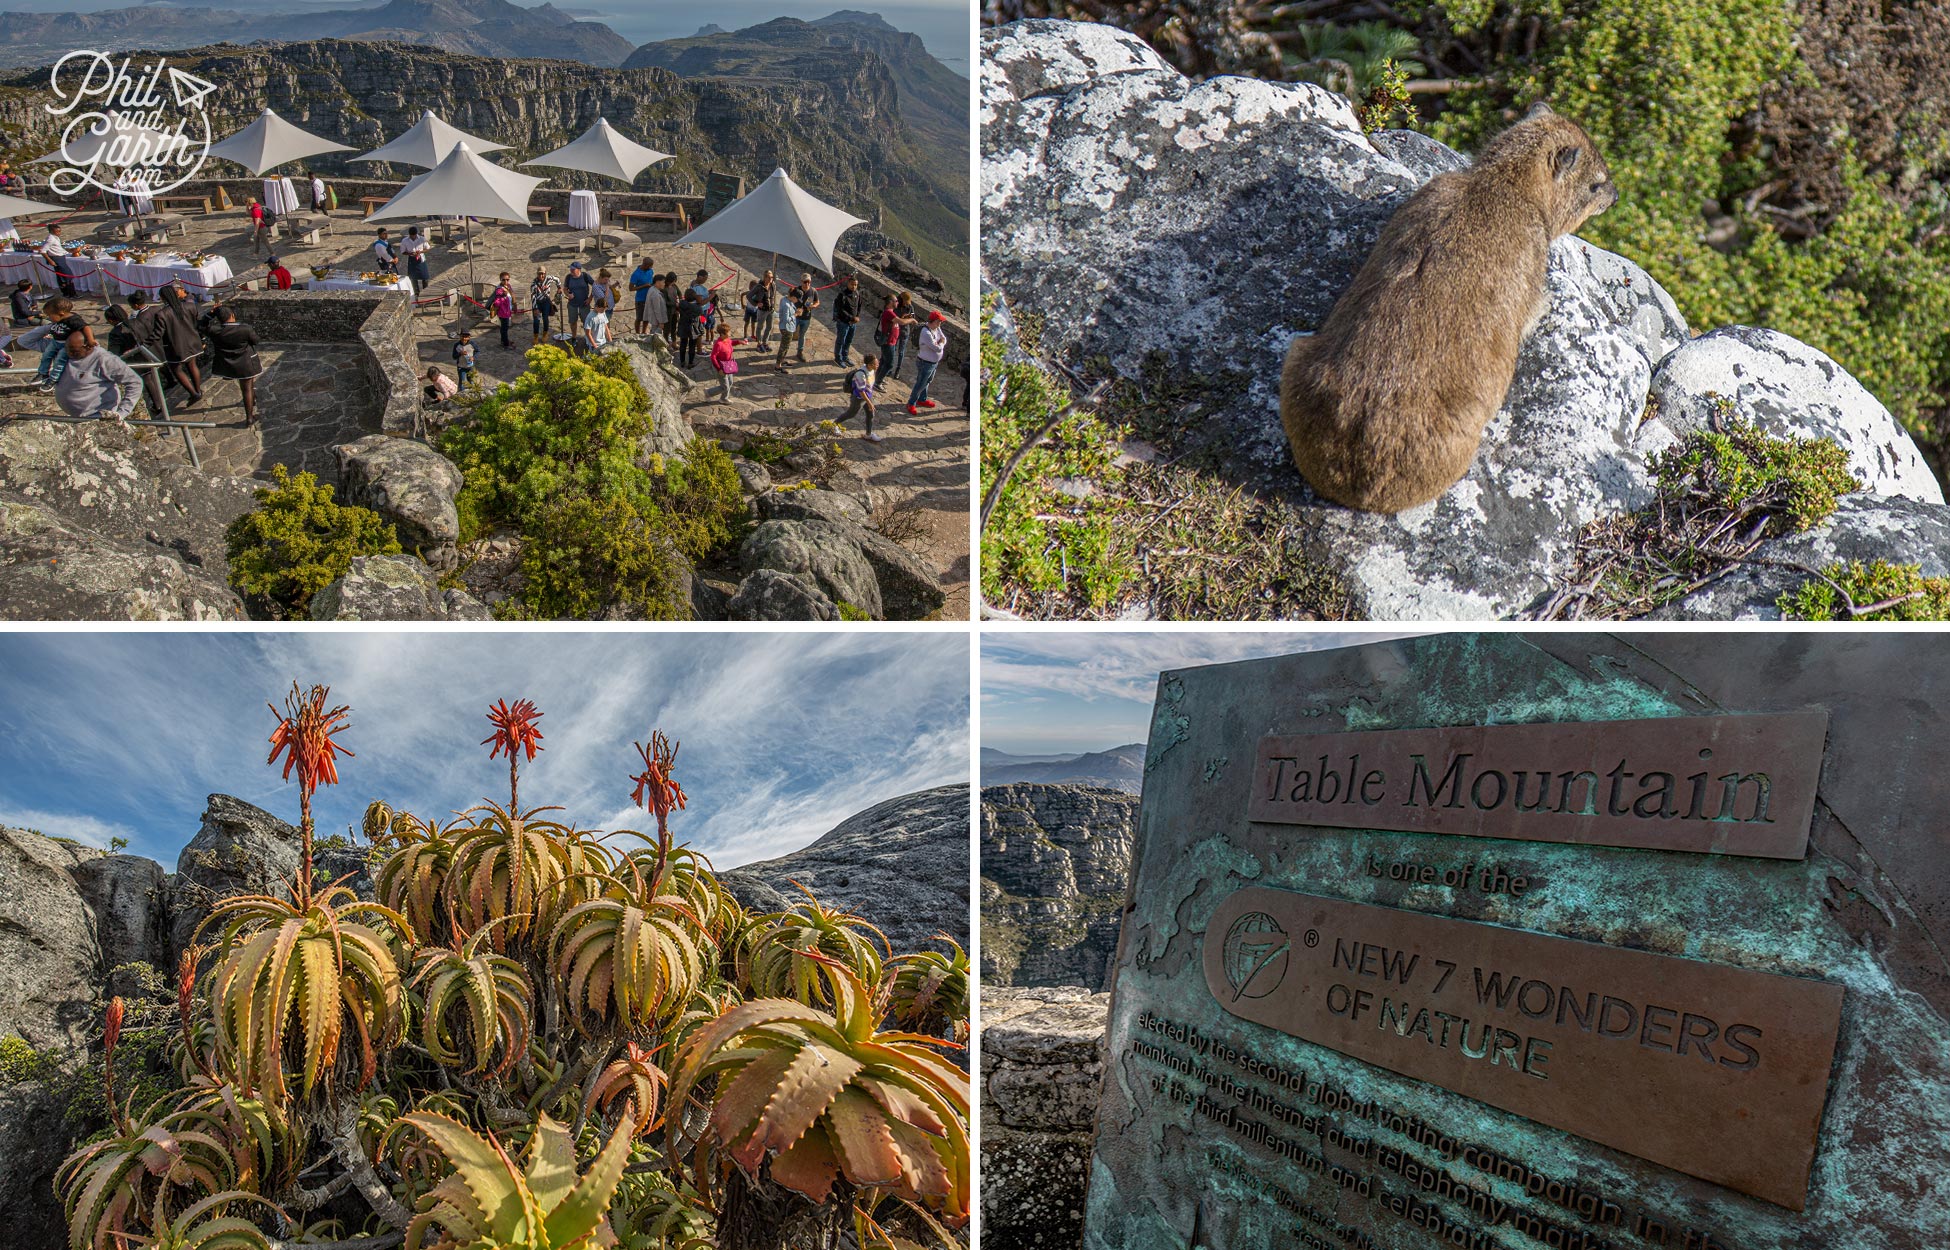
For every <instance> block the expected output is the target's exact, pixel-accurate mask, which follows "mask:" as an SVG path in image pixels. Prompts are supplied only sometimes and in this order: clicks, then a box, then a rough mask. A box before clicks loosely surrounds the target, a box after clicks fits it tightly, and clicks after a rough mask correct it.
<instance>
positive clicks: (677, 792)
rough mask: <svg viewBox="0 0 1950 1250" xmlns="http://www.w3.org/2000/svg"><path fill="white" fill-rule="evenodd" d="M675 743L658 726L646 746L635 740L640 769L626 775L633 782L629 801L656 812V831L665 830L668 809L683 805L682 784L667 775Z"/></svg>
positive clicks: (674, 759) (674, 753) (674, 752)
mask: <svg viewBox="0 0 1950 1250" xmlns="http://www.w3.org/2000/svg"><path fill="white" fill-rule="evenodd" d="M677 745H678V744H676V743H674V742H672V741H671V740H670V739H668V738H666V737H664V735H663V732H662V731H661V730H657V731H653V732H652V733H651V735H650V746H649V749H648V750H646V749H644V746H643V744H642V743H641V742H639V743H636V744H635V746H636V753H637V754H638V755H640V756H642V757H643V771H642V772H640V773H638V774H637V775H635V776H634V777H631V778H630V780H631V781H634V782H636V789H635V790H634V791H633V792H631V794H630V801H631V802H632V803H636V804H639V805H640V806H642V807H644V808H645V809H647V810H648V811H650V812H651V813H652V814H653V815H655V816H656V818H657V832H658V833H660V834H661V833H665V832H667V830H668V825H669V821H670V812H671V809H672V808H673V807H675V808H678V809H680V810H681V809H682V808H683V806H684V787H682V786H680V785H678V784H677V781H676V779H675V778H673V777H672V776H671V775H670V769H671V766H672V765H673V764H675V763H676V762H677Z"/></svg>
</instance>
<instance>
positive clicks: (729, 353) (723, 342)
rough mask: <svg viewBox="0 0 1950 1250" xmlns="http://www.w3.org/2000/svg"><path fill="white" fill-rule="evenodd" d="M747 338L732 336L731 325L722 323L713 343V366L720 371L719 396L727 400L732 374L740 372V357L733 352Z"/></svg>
mask: <svg viewBox="0 0 1950 1250" xmlns="http://www.w3.org/2000/svg"><path fill="white" fill-rule="evenodd" d="M745 341H746V340H744V339H735V338H732V337H731V327H730V326H727V325H720V326H719V327H718V337H717V338H716V339H715V340H714V341H713V342H712V344H711V367H712V368H713V369H716V370H717V371H718V398H719V399H720V400H722V401H725V402H730V399H731V375H732V374H734V373H736V372H738V358H737V356H736V355H735V354H734V352H733V350H732V349H733V348H736V347H738V346H740V345H741V344H743V343H744V342H745Z"/></svg>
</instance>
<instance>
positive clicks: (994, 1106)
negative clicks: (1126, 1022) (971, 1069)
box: [981, 984, 1110, 1250]
mask: <svg viewBox="0 0 1950 1250" xmlns="http://www.w3.org/2000/svg"><path fill="white" fill-rule="evenodd" d="M1109 1015H1110V995H1109V994H1101V993H1092V992H1091V991H1089V990H1085V989H1079V988H1077V987H1074V986H1060V987H1043V988H1038V989H1008V988H1002V987H996V986H991V985H988V984H984V985H983V987H982V1091H981V1092H982V1244H983V1245H984V1246H987V1247H991V1248H1000V1250H1070V1247H1074V1246H1076V1245H1078V1244H1079V1243H1080V1242H1081V1241H1082V1239H1083V1200H1084V1189H1085V1186H1086V1183H1087V1181H1088V1178H1089V1173H1090V1143H1091V1133H1092V1130H1093V1129H1094V1127H1095V1124H1096V1108H1097V1099H1098V1092H1099V1090H1100V1089H1101V1087H1102V1084H1103V1073H1104V1061H1103V1047H1104V1035H1105V1029H1106V1026H1107V1024H1108V1020H1109Z"/></svg>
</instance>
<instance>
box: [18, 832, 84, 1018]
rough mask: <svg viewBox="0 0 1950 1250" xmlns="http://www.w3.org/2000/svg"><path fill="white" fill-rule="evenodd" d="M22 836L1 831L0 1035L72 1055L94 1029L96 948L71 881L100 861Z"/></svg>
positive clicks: (79, 849) (73, 848)
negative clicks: (82, 867)
mask: <svg viewBox="0 0 1950 1250" xmlns="http://www.w3.org/2000/svg"><path fill="white" fill-rule="evenodd" d="M99 854H100V852H99V851H93V850H90V849H88V848H86V847H83V846H80V845H79V844H77V843H71V842H57V841H55V840H54V839H53V838H50V837H47V836H45V835H43V834H39V833H35V832H32V831H30V830H26V829H7V828H0V1034H8V1033H11V1034H13V1035H14V1036H16V1037H19V1038H22V1039H24V1040H25V1041H26V1042H27V1043H28V1044H29V1045H30V1046H33V1047H34V1048H35V1049H37V1050H38V1049H53V1050H74V1049H78V1048H79V1047H81V1046H83V1045H84V1044H86V1042H87V1040H88V1038H89V1036H90V1033H91V1031H92V1030H93V1029H95V1028H96V1027H98V1024H99V1020H98V1018H97V1015H96V1012H95V1000H96V997H97V995H98V993H99V986H100V984H101V974H102V971H103V969H102V964H101V956H100V948H99V946H98V945H97V943H96V940H95V927H94V924H93V914H92V911H91V909H90V908H89V907H88V905H87V903H86V901H85V900H84V899H83V898H82V895H81V890H80V889H79V887H78V886H77V885H76V884H75V879H74V876H73V873H74V869H75V866H76V865H78V864H80V863H82V862H83V861H84V860H86V859H89V858H91V857H93V856H96V855H99Z"/></svg>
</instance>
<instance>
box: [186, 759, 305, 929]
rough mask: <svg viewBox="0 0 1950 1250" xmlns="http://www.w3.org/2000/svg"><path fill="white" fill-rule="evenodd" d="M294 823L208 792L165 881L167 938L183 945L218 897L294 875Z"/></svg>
mask: <svg viewBox="0 0 1950 1250" xmlns="http://www.w3.org/2000/svg"><path fill="white" fill-rule="evenodd" d="M301 849H302V840H301V838H300V835H299V832H298V827H297V826H296V825H292V824H287V823H286V822H284V821H282V820H280V819H278V818H277V817H276V816H273V815H271V813H269V812H267V811H265V810H264V809H263V808H261V807H257V806H254V805H252V804H250V803H246V802H244V801H243V800H242V799H237V798H232V797H231V796H230V795H228V794H213V795H211V796H210V801H209V803H208V804H207V805H206V806H205V807H204V809H203V823H202V824H201V825H200V826H198V828H197V831H196V836H195V837H193V838H191V839H190V842H189V845H188V846H185V847H184V848H183V850H182V853H181V854H179V855H178V856H177V857H176V875H175V876H174V877H173V878H171V879H170V907H169V911H170V942H171V944H172V946H173V948H174V949H176V950H181V949H182V948H183V947H185V946H187V945H189V943H190V940H191V938H192V936H193V935H194V934H195V932H196V927H197V925H199V924H201V923H202V922H203V918H204V917H205V916H206V915H208V914H209V912H210V908H211V907H213V906H215V905H216V904H217V903H218V902H219V901H221V900H223V899H226V898H229V897H231V896H232V895H236V894H269V893H272V892H274V891H276V890H278V889H280V888H282V886H283V884H284V883H285V882H286V881H289V880H291V879H292V878H293V877H295V876H296V875H297V873H298V857H299V853H300V851H301Z"/></svg>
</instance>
